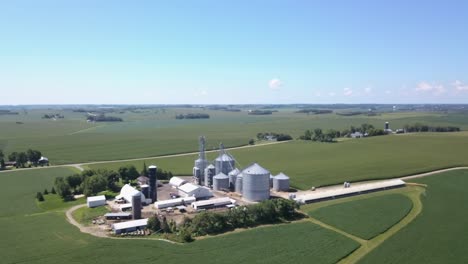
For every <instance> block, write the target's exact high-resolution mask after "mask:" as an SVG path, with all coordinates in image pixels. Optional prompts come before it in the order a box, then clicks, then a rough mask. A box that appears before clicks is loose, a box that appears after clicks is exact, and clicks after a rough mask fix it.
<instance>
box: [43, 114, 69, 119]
mask: <svg viewBox="0 0 468 264" xmlns="http://www.w3.org/2000/svg"><path fill="white" fill-rule="evenodd" d="M53 118H55V119H59V118H60V119H62V118H65V116H63V115H61V114H44V115H43V116H42V119H53Z"/></svg>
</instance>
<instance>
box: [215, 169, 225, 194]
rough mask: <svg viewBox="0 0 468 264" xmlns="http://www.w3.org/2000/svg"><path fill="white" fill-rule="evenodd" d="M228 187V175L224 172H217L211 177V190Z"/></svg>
mask: <svg viewBox="0 0 468 264" xmlns="http://www.w3.org/2000/svg"><path fill="white" fill-rule="evenodd" d="M227 189H229V177H228V176H227V175H226V174H224V173H222V172H221V173H219V174H217V175H216V176H214V177H213V190H215V191H222V190H227Z"/></svg>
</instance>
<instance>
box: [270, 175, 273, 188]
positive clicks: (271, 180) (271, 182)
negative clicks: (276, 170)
mask: <svg viewBox="0 0 468 264" xmlns="http://www.w3.org/2000/svg"><path fill="white" fill-rule="evenodd" d="M272 187H273V175H271V174H270V188H272Z"/></svg>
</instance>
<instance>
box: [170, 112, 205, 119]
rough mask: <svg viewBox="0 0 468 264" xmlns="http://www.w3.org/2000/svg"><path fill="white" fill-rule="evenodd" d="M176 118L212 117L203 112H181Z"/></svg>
mask: <svg viewBox="0 0 468 264" xmlns="http://www.w3.org/2000/svg"><path fill="white" fill-rule="evenodd" d="M175 118H176V119H208V118H210V115H209V114H203V113H198V114H185V115H183V114H180V115H176V117H175Z"/></svg>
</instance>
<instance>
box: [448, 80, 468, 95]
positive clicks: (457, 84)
mask: <svg viewBox="0 0 468 264" xmlns="http://www.w3.org/2000/svg"><path fill="white" fill-rule="evenodd" d="M452 86H453V87H454V88H455V90H456V91H457V92H463V91H468V84H464V83H463V82H461V81H459V80H456V81H454V82H453V83H452Z"/></svg>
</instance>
